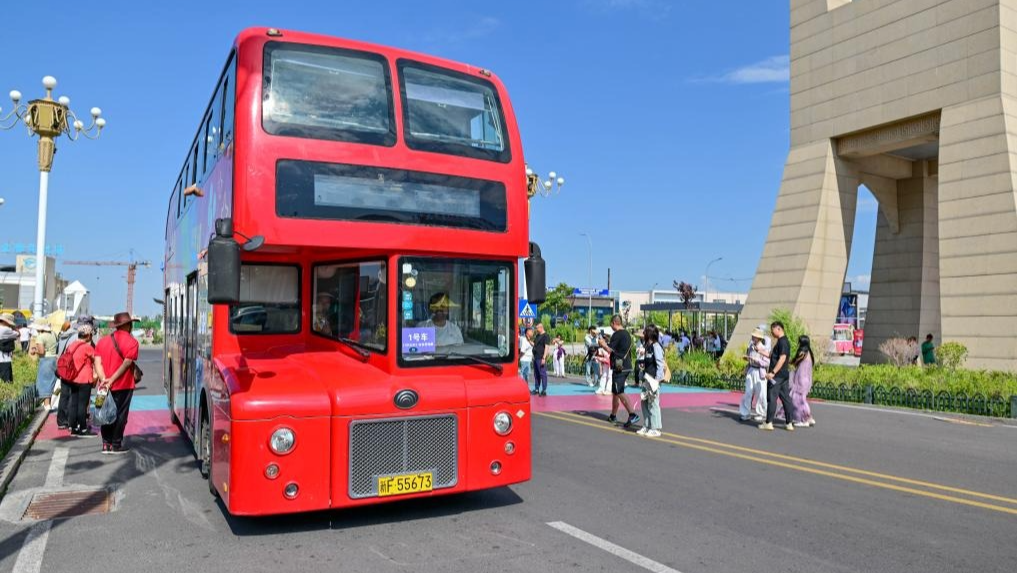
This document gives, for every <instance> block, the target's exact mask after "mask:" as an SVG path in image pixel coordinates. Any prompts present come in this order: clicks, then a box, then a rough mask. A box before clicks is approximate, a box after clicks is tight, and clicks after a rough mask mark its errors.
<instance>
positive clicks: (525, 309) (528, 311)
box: [519, 300, 537, 319]
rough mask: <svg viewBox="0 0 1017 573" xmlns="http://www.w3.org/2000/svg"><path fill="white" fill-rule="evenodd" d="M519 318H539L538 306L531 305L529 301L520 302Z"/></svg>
mask: <svg viewBox="0 0 1017 573" xmlns="http://www.w3.org/2000/svg"><path fill="white" fill-rule="evenodd" d="M519 318H534V319H535V318H537V305H535V304H530V303H529V301H526V300H520V301H519Z"/></svg>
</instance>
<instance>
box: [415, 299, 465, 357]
mask: <svg viewBox="0 0 1017 573" xmlns="http://www.w3.org/2000/svg"><path fill="white" fill-rule="evenodd" d="M450 306H457V305H456V304H454V303H453V302H452V301H450V300H449V298H448V294H446V293H443V292H437V293H434V295H432V296H431V299H430V301H429V302H428V308H429V309H430V310H431V318H429V319H428V320H425V321H424V322H422V323H420V324H418V325H417V326H418V327H422V328H433V329H434V339H435V342H434V343H435V345H436V346H452V345H454V344H462V343H463V331H461V330H459V327H458V326H456V324H455V323H454V322H452V321H450V320H449V319H448V309H449V307H450Z"/></svg>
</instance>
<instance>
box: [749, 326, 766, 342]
mask: <svg viewBox="0 0 1017 573" xmlns="http://www.w3.org/2000/svg"><path fill="white" fill-rule="evenodd" d="M752 338H758V339H760V340H762V339H764V338H766V335H765V334H763V329H761V328H757V329H755V330H753V331H752Z"/></svg>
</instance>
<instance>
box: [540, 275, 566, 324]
mask: <svg viewBox="0 0 1017 573" xmlns="http://www.w3.org/2000/svg"><path fill="white" fill-rule="evenodd" d="M573 290H574V289H573V288H572V287H571V286H569V285H567V284H565V283H558V286H556V287H554V288H553V289H551V290H549V291H547V296H546V297H545V298H544V303H543V304H541V305H540V307H538V308H537V311H538V312H540V314H550V315H551V316H561V315H562V312H561V311H563V310H568V309H569V308H572V291H573Z"/></svg>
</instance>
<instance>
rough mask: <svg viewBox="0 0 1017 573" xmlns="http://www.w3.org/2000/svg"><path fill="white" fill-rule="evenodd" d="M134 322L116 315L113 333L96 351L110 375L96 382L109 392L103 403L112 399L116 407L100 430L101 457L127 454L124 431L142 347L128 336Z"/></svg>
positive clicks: (129, 317) (135, 383)
mask: <svg viewBox="0 0 1017 573" xmlns="http://www.w3.org/2000/svg"><path fill="white" fill-rule="evenodd" d="M135 322H138V319H136V318H133V317H131V315H130V314H129V313H126V312H118V313H117V314H115V315H114V316H113V320H112V322H111V323H110V326H111V327H112V328H113V332H112V333H110V335H109V336H106V337H104V338H103V339H102V340H100V341H99V344H97V345H96V347H95V351H96V353H97V354H98V355H99V357H100V358H101V359H102V364H103V367H104V369H105V371H106V372H109V373H110V374H109V376H108V377H106V378H105V379H103V380H101V381H100V382H99V388H100V389H106V390H108V391H109V397H108V398H106V399H107V400H109V399H110V398H112V399H113V401H114V402H115V403H116V406H117V417H116V419H115V420H113V422H112V423H110V424H106V425H104V426H102V428H101V431H102V453H104V454H124V453H127V452H129V451H130V449H129V448H127V447H126V446H124V431H125V430H126V429H127V416H128V414H129V413H130V410H131V398H133V397H134V388H135V386H136V385H137V382H138V380H139V379H140V377H141V369H140V368H139V367H138V365H137V362H138V353H139V351H140V349H141V345H140V344H139V343H138V340H137V339H136V338H134V336H132V335H131V329H132V328H133V326H134V323H135Z"/></svg>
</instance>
